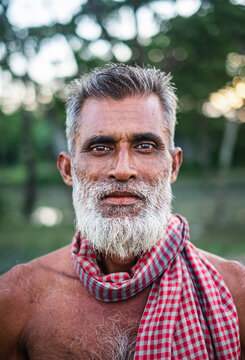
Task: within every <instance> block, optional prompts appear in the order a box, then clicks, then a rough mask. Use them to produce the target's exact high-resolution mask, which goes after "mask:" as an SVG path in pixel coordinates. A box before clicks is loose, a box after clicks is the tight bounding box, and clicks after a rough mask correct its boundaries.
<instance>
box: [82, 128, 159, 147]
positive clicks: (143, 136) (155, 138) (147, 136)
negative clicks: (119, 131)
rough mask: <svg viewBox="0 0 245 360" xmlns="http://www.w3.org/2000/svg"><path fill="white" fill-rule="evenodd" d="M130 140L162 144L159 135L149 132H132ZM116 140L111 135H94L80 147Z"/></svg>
mask: <svg viewBox="0 0 245 360" xmlns="http://www.w3.org/2000/svg"><path fill="white" fill-rule="evenodd" d="M130 141H131V142H138V141H152V142H155V143H156V144H157V145H159V146H161V145H164V143H163V140H162V138H161V137H160V136H159V135H156V134H154V133H151V132H147V133H134V134H132V135H131V136H130ZM116 142H117V140H116V139H115V138H114V137H113V136H106V135H94V136H91V137H90V138H88V139H86V140H85V141H84V143H83V145H82V148H83V149H89V148H90V146H92V145H94V144H115V143H116Z"/></svg>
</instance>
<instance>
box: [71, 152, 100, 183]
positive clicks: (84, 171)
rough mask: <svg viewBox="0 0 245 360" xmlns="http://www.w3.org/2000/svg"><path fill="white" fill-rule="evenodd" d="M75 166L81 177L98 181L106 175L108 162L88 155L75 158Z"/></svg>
mask: <svg viewBox="0 0 245 360" xmlns="http://www.w3.org/2000/svg"><path fill="white" fill-rule="evenodd" d="M74 168H75V170H76V174H77V175H78V176H79V178H80V179H84V180H91V181H96V180H99V179H101V178H102V177H103V178H104V177H105V176H106V163H105V162H101V161H91V159H86V157H83V158H82V159H81V158H76V159H74Z"/></svg>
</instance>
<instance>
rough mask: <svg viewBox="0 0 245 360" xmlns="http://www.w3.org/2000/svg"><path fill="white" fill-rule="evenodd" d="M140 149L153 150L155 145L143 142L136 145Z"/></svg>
mask: <svg viewBox="0 0 245 360" xmlns="http://www.w3.org/2000/svg"><path fill="white" fill-rule="evenodd" d="M136 148H137V149H139V150H145V151H152V150H154V148H155V145H153V144H150V143H142V144H139V145H137V146H136Z"/></svg>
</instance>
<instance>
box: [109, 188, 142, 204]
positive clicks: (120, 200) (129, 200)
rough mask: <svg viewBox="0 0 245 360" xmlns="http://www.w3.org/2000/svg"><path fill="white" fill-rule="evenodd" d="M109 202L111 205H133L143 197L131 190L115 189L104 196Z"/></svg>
mask: <svg viewBox="0 0 245 360" xmlns="http://www.w3.org/2000/svg"><path fill="white" fill-rule="evenodd" d="M103 200H104V202H105V203H107V204H111V205H133V204H135V203H136V202H138V201H140V200H142V198H141V197H140V196H139V195H137V194H135V193H133V192H130V191H113V192H111V193H109V194H107V195H105V196H104V197H103Z"/></svg>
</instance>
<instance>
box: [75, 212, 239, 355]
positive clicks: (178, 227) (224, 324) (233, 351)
mask: <svg viewBox="0 0 245 360" xmlns="http://www.w3.org/2000/svg"><path fill="white" fill-rule="evenodd" d="M188 238H189V228H188V224H187V222H186V220H185V219H184V218H182V217H181V216H179V215H172V216H171V218H170V219H169V223H168V226H167V229H166V234H165V236H164V238H163V239H161V240H160V241H159V242H158V243H157V244H156V245H155V246H154V248H153V249H152V250H151V251H150V252H146V253H144V254H143V255H142V256H141V257H140V259H139V260H138V262H137V263H136V264H135V265H134V266H133V267H132V269H131V272H130V274H128V273H125V272H121V273H115V274H108V275H105V274H103V273H102V271H101V270H100V268H99V266H98V265H97V261H96V255H95V253H94V252H93V250H92V249H91V247H90V246H89V243H88V241H87V240H86V239H81V238H80V234H79V232H78V233H77V234H76V235H75V237H74V239H73V246H72V260H73V262H74V266H75V270H76V272H77V274H78V276H79V278H80V280H81V281H82V283H83V285H84V286H85V287H86V288H87V289H88V291H89V292H90V293H91V294H92V295H93V296H94V297H96V298H97V299H99V300H102V301H106V302H113V301H120V300H125V299H128V298H130V297H131V296H134V295H135V294H137V293H138V292H140V291H141V290H143V289H144V288H145V287H147V286H149V285H150V284H152V289H151V291H150V294H149V297H148V301H147V304H146V306H145V309H144V312H143V315H142V318H141V321H140V325H139V330H138V336H137V342H136V349H135V356H134V360H143V359H144V360H146V359H149V360H153V359H154V360H155V359H175V360H178V359H181V360H182V359H188V360H189V359H195V360H208V359H218V360H228V359H232V360H238V359H240V342H239V324H238V318H237V313H236V309H235V306H234V303H233V300H232V297H231V295H230V293H229V291H228V289H227V287H226V285H225V284H224V282H223V280H222V278H221V277H220V275H219V274H218V273H217V271H216V270H215V268H214V267H213V266H212V265H211V264H210V263H209V262H208V261H207V260H206V259H205V258H204V257H202V256H201V254H200V253H199V252H198V250H197V249H196V248H195V247H194V246H193V245H192V244H191V243H190V242H189V240H188Z"/></svg>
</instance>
